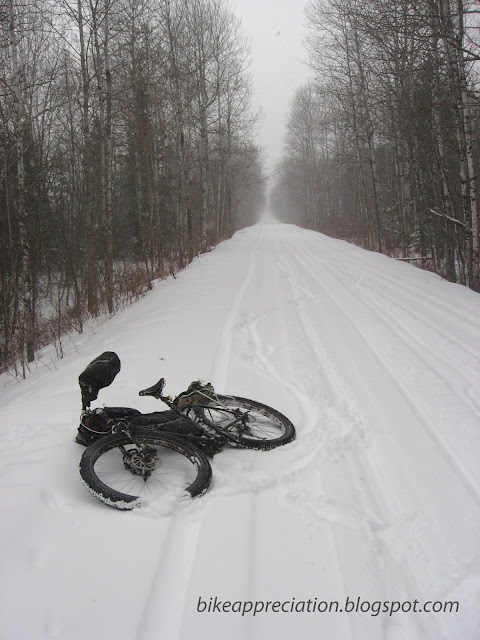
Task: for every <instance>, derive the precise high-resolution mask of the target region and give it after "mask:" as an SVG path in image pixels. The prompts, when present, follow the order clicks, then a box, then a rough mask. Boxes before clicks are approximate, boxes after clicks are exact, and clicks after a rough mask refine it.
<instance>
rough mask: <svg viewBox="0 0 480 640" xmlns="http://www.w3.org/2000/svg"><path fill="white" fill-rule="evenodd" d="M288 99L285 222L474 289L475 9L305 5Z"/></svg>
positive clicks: (333, 0) (478, 58)
mask: <svg viewBox="0 0 480 640" xmlns="http://www.w3.org/2000/svg"><path fill="white" fill-rule="evenodd" d="M306 22H307V29H308V35H307V47H308V56H309V64H310V66H311V68H312V70H313V73H312V78H311V80H310V81H309V82H308V83H307V84H305V85H304V86H301V87H300V88H299V89H298V90H297V91H296V93H295V95H294V97H293V100H292V102H291V109H290V113H289V119H288V126H287V133H286V136H285V153H284V157H283V160H282V162H281V165H280V168H279V176H278V179H277V181H276V184H275V188H274V193H273V207H274V209H275V210H276V211H277V212H278V213H279V215H280V216H281V218H282V219H283V220H285V221H289V222H295V223H297V224H300V225H302V226H304V227H306V228H308V229H314V230H317V231H321V232H323V233H325V234H328V235H331V236H333V237H337V238H342V239H345V240H347V241H349V242H354V243H356V244H358V245H360V246H362V247H364V248H366V249H369V250H373V251H379V252H382V253H386V254H388V255H390V256H393V257H396V258H398V259H401V260H407V261H409V262H410V263H411V264H415V265H417V266H421V267H423V268H426V269H429V270H431V271H434V272H436V273H438V274H440V275H441V276H443V277H445V278H447V279H449V280H451V281H452V282H458V283H461V284H464V285H466V286H468V287H471V288H473V289H475V290H477V291H478V290H480V274H479V270H480V264H479V229H478V176H479V169H480V153H479V151H480V148H479V138H480V94H479V69H480V67H479V63H480V29H479V24H480V6H479V4H478V2H476V1H473V0H472V1H471V0H465V1H463V2H462V0H310V2H309V3H308V5H307V9H306Z"/></svg>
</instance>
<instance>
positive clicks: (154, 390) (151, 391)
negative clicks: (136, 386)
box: [138, 378, 165, 400]
mask: <svg viewBox="0 0 480 640" xmlns="http://www.w3.org/2000/svg"><path fill="white" fill-rule="evenodd" d="M164 386H165V378H160V380H159V381H158V382H157V383H156V384H154V385H153V386H152V387H148V389H143V390H142V391H139V392H138V395H139V396H153V397H154V398H157V400H159V399H160V398H161V396H162V391H163V387H164Z"/></svg>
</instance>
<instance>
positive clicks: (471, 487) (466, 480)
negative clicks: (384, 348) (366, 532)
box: [290, 249, 480, 504]
mask: <svg viewBox="0 0 480 640" xmlns="http://www.w3.org/2000/svg"><path fill="white" fill-rule="evenodd" d="M290 250H291V249H290ZM292 255H294V256H295V258H296V259H297V261H298V262H299V263H300V264H301V265H302V268H303V269H304V270H305V271H306V272H308V273H309V274H310V276H311V277H312V278H313V279H314V280H315V281H316V282H317V284H318V285H319V286H320V287H321V289H322V290H323V291H324V292H325V294H326V295H328V297H329V298H330V299H331V300H332V302H333V303H334V304H335V305H336V307H337V308H338V309H339V310H340V311H341V313H342V314H343V317H344V318H345V319H346V320H347V321H348V323H349V325H350V326H351V328H352V329H353V330H354V332H356V333H357V334H358V335H359V336H360V338H361V339H362V341H363V342H364V343H365V345H366V346H367V348H368V349H369V350H370V351H371V353H372V354H374V355H375V357H376V359H377V360H378V362H379V363H380V365H381V366H382V367H383V368H384V369H385V370H386V371H387V372H388V373H389V377H390V379H391V381H392V382H393V383H394V384H395V385H396V386H397V387H398V389H399V390H400V392H401V394H402V396H403V399H404V401H405V403H406V404H408V405H410V407H411V408H412V410H413V411H414V413H415V414H416V415H417V416H418V418H419V419H420V420H421V422H422V423H423V424H424V426H425V428H426V431H427V433H428V434H429V435H430V437H431V439H432V441H433V442H434V443H435V444H436V445H437V447H438V449H439V450H440V451H442V453H443V456H444V458H445V460H446V461H447V462H448V463H449V465H450V466H451V467H452V468H453V469H455V471H456V473H457V475H458V477H459V478H460V479H461V480H462V482H463V484H464V486H465V488H466V489H467V490H468V491H469V493H470V494H471V495H472V497H474V499H475V500H476V502H477V503H479V504H480V487H478V486H477V483H476V481H475V480H474V479H473V478H471V477H470V476H469V475H468V474H467V473H466V472H465V470H464V468H463V467H462V465H461V463H460V462H459V461H458V460H457V458H456V456H455V454H454V453H453V452H452V451H451V450H450V448H449V447H448V446H447V445H446V444H445V443H444V442H443V441H442V440H441V439H440V438H439V437H438V436H437V435H436V433H435V430H434V428H433V426H432V425H431V424H430V421H429V419H428V417H427V416H425V415H424V412H423V411H422V409H421V408H420V407H419V406H418V404H417V403H415V402H414V401H413V400H412V399H411V397H410V394H409V392H408V391H407V389H405V387H404V386H403V384H402V383H401V382H400V380H399V379H398V377H397V376H396V375H395V372H394V371H392V369H391V367H390V365H389V364H388V363H387V362H386V361H385V360H384V358H383V357H382V355H381V354H380V353H379V352H378V351H377V349H376V348H375V346H374V345H373V344H372V343H371V341H370V340H369V339H368V338H367V337H366V336H365V334H364V333H363V332H362V331H361V330H360V329H359V327H358V326H357V325H356V324H354V323H353V321H352V320H351V319H350V317H349V315H348V313H347V312H346V311H345V309H344V308H343V306H342V304H341V303H340V302H338V300H337V299H336V298H335V297H334V296H333V295H332V294H331V292H330V291H329V290H327V288H326V287H325V286H324V285H323V284H322V282H321V280H320V279H319V278H318V275H317V274H316V273H315V271H313V269H312V268H311V266H310V265H308V264H307V263H306V262H304V261H303V260H301V259H300V258H299V257H298V256H297V255H296V254H295V253H293V252H292ZM323 267H324V268H325V269H326V270H327V271H329V272H330V274H332V270H331V268H330V267H328V266H327V265H323ZM333 277H335V276H333ZM343 286H345V285H343ZM345 288H347V287H345ZM348 293H349V294H350V295H352V296H353V297H355V298H357V299H358V300H360V302H361V303H362V304H364V303H363V300H361V299H360V297H359V295H358V293H356V292H354V291H352V290H351V289H350V288H348ZM377 315H378V314H377ZM378 317H379V319H380V321H381V322H382V323H383V325H384V326H385V327H386V328H387V330H388V331H390V327H389V326H388V324H387V323H386V322H385V320H384V319H383V318H381V317H380V316H378Z"/></svg>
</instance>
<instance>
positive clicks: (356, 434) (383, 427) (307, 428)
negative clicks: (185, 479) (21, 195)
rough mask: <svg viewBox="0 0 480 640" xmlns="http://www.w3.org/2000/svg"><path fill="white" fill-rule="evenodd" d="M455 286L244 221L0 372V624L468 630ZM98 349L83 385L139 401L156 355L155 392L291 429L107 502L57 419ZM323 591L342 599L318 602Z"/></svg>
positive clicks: (244, 635)
mask: <svg viewBox="0 0 480 640" xmlns="http://www.w3.org/2000/svg"><path fill="white" fill-rule="evenodd" d="M479 310H480V297H479V296H478V294H475V293H473V292H472V291H469V290H467V289H465V288H464V287H461V286H458V285H452V284H450V283H448V282H445V281H443V280H441V279H440V278H438V277H437V276H435V275H433V274H430V273H426V272H422V271H420V270H418V269H415V268H414V267H412V266H410V265H407V264H404V263H399V262H397V261H394V260H391V259H389V258H386V257H385V256H381V255H379V254H375V253H369V252H366V251H363V250H361V249H359V248H357V247H354V246H352V245H348V244H346V243H344V242H341V241H337V240H333V239H330V238H327V237H325V236H322V235H319V234H316V233H313V232H308V231H305V230H301V229H299V228H297V227H294V226H289V225H281V224H277V223H266V224H259V225H257V226H255V227H252V228H249V229H246V230H244V231H242V232H239V233H237V234H236V235H235V236H234V238H232V239H231V240H230V241H228V242H225V243H223V244H221V245H220V246H219V247H217V248H216V249H215V250H214V251H213V252H212V253H210V254H208V255H204V256H202V257H201V258H200V259H199V260H197V261H196V262H195V263H194V264H193V265H191V267H190V268H188V269H187V270H186V271H185V272H183V273H182V274H180V275H179V276H178V278H177V279H176V280H173V279H172V280H168V281H166V282H162V283H159V284H158V285H157V286H156V288H155V290H154V291H153V292H152V293H151V294H150V295H149V296H147V297H146V298H144V299H143V300H141V301H139V302H138V303H136V304H135V305H134V306H133V307H131V308H129V309H127V310H126V311H124V312H123V313H121V314H120V315H118V316H116V317H114V318H112V319H111V320H109V321H108V322H106V323H105V324H104V325H102V326H101V327H99V328H97V329H96V330H95V332H94V331H93V330H91V331H90V332H88V333H86V334H84V335H82V336H76V338H75V350H73V348H71V351H72V352H71V353H70V354H69V355H68V356H67V357H66V358H65V359H64V360H62V361H60V362H58V363H57V364H56V365H55V368H54V367H53V366H52V364H49V367H46V366H45V367H40V368H39V369H38V370H37V371H36V372H34V373H33V374H32V375H31V376H30V377H29V379H27V380H26V381H25V382H23V383H22V384H16V385H10V386H7V387H6V388H5V389H3V391H2V392H1V394H0V413H1V424H2V426H1V428H0V512H1V514H2V516H1V524H0V536H1V538H0V539H1V543H2V544H1V549H0V567H1V571H0V588H1V593H2V597H1V598H0V638H1V640H27V639H28V640H30V639H32V638H33V639H35V640H43V639H50V638H52V639H53V638H61V639H65V640H77V639H78V640H80V639H82V640H83V639H84V638H87V637H92V638H96V637H102V638H104V639H105V640H110V639H112V640H156V639H157V638H166V639H168V640H177V639H179V640H189V639H190V638H197V639H203V638H205V639H207V638H208V639H210V640H217V639H218V640H220V639H222V640H223V638H227V637H228V638H229V639H232V640H236V639H239V640H240V639H241V640H247V639H248V640H257V639H258V640H260V639H262V640H263V639H265V638H274V637H275V638H278V639H280V640H282V639H289V640H290V639H291V638H292V637H300V638H302V640H310V639H311V640H314V639H315V640H316V639H317V638H322V637H324V638H336V639H340V640H343V639H345V640H350V639H352V640H358V639H362V640H363V639H366V640H367V639H368V640H416V639H418V640H420V639H421V640H424V639H431V640H437V639H440V638H445V639H448V640H450V639H452V638H459V639H460V638H462V640H474V639H476V638H478V637H479V634H480V607H479V603H480V543H479V540H480V472H479V465H478V460H479V459H480V420H479V415H480V396H479V394H478V389H479V382H480V314H479ZM107 349H111V350H115V351H116V352H117V353H118V354H119V356H120V358H121V360H122V371H121V372H120V374H119V375H118V377H117V379H116V380H115V382H114V383H113V384H112V386H111V387H109V388H108V389H105V390H103V391H102V392H101V393H100V397H99V401H100V402H101V403H105V404H116V405H118V404H123V405H131V406H136V407H138V408H140V409H144V410H146V411H148V410H154V409H156V408H158V406H157V404H158V403H156V402H155V401H154V400H152V399H145V398H142V399H140V398H138V395H137V393H138V390H139V389H140V388H143V387H145V386H147V385H149V384H151V383H153V382H154V381H156V380H157V379H158V378H159V377H160V375H165V377H166V379H167V390H168V391H169V392H170V393H172V394H175V393H177V392H179V391H181V390H182V389H184V388H185V387H186V385H187V384H188V383H189V382H190V381H191V380H193V379H197V378H200V379H203V380H211V381H212V382H213V383H214V385H215V388H216V389H217V390H218V391H220V392H230V393H236V394H238V395H243V396H246V397H251V398H255V399H258V400H260V401H263V402H265V403H266V404H269V405H271V406H274V407H276V408H277V409H279V410H280V411H282V412H283V413H285V414H286V415H287V416H288V417H289V418H290V419H291V420H292V421H293V422H294V424H295V426H296V428H297V439H296V441H295V442H293V443H291V444H289V445H287V446H285V447H282V448H279V449H276V450H273V451H269V452H265V453H264V452H255V451H238V450H228V451H224V452H222V453H221V454H219V455H218V456H216V457H215V458H214V460H213V462H212V466H213V473H214V480H213V483H212V486H211V489H210V490H209V492H208V493H207V494H206V495H205V496H203V497H202V498H200V499H198V500H196V501H180V502H178V501H171V502H168V503H167V504H151V505H149V507H148V508H144V509H141V510H137V511H134V512H129V513H123V512H117V511H115V510H113V509H108V508H107V507H105V506H104V505H102V504H101V503H99V502H97V501H95V500H94V499H93V498H92V497H91V496H90V495H89V494H88V493H87V492H86V491H85V489H84V488H83V487H82V485H81V483H80V481H79V478H78V472H77V464H78V460H79V458H80V455H81V452H82V448H81V447H79V445H77V444H75V443H74V435H75V430H76V426H77V416H78V413H79V406H80V394H79V391H78V387H77V383H76V380H77V377H78V374H79V373H80V371H81V370H82V369H83V368H84V366H85V365H86V364H87V363H88V362H89V361H90V360H91V359H92V358H93V357H95V356H96V355H98V353H100V352H101V351H104V350H107ZM44 360H45V362H50V361H49V360H48V353H47V352H46V353H45V355H44ZM215 598H217V600H216V601H215ZM347 598H349V601H350V602H355V603H357V602H359V601H358V600H357V599H358V598H360V602H362V603H363V604H362V608H363V612H361V611H359V612H348V613H347V612H346V611H343V612H341V611H335V602H338V608H339V609H345V608H349V607H350V606H352V605H348V604H347V606H346V607H345V605H346V601H347ZM199 599H200V600H199ZM220 601H221V602H222V607H223V606H224V603H225V602H230V603H232V604H231V606H230V609H231V608H234V609H235V608H237V607H239V606H242V607H244V606H245V607H246V608H248V607H249V605H248V602H252V603H257V605H256V606H257V610H258V609H259V608H260V607H261V606H263V607H264V608H265V607H266V606H267V605H266V603H267V602H270V603H271V604H270V605H269V611H268V612H265V611H258V612H257V615H255V616H254V615H253V611H249V612H245V615H242V614H241V613H237V612H234V611H219V605H218V603H219V602H220ZM309 601H310V604H308V602H309ZM415 601H417V605H414V602H415ZM239 602H241V603H242V604H241V605H239V604H236V605H234V604H233V603H239ZM330 602H332V607H331V611H330V612H328V611H326V612H324V611H323V609H324V608H325V607H326V606H327V604H329V603H330ZM384 602H388V603H389V604H388V605H385V607H386V611H380V612H378V611H377V609H378V606H380V605H379V604H378V603H381V604H382V606H383V603H384ZM392 602H398V603H399V605H398V606H403V611H401V610H400V611H398V612H396V613H393V614H392V615H390V611H391V609H392V608H394V609H395V608H397V605H392ZM428 602H432V603H433V602H436V603H446V602H458V611H457V610H456V606H455V607H454V611H453V612H450V611H447V612H443V613H441V612H438V613H427V612H425V611H420V610H419V609H421V608H422V607H423V606H424V605H425V604H426V603H428ZM215 603H216V604H217V607H216V609H215V610H214V611H211V612H208V606H209V605H210V604H212V605H214V604H215ZM244 603H247V604H244ZM273 603H279V604H276V605H274V604H273ZM320 603H326V604H320ZM252 606H255V604H253V605H252ZM414 606H415V610H414ZM432 606H433V605H431V604H430V605H428V604H427V607H430V608H431V607H432ZM435 606H436V607H439V606H440V604H436V605H435ZM315 607H316V610H315V611H312V609H313V608H315ZM447 607H448V605H447ZM205 608H206V609H207V610H203V609H205ZM227 608H228V606H227ZM368 608H369V611H367V609H368ZM272 609H274V610H273V611H272ZM275 609H276V610H275ZM282 609H283V610H282ZM302 609H303V611H302ZM318 609H321V610H320V611H319V610H318ZM287 610H288V611H287ZM374 613H377V614H378V615H373V614H374Z"/></svg>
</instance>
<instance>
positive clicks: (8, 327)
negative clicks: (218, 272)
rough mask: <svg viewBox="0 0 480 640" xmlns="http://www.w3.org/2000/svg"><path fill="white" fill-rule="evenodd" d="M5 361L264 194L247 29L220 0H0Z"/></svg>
mask: <svg viewBox="0 0 480 640" xmlns="http://www.w3.org/2000/svg"><path fill="white" fill-rule="evenodd" d="M0 25H1V32H0V83H1V84H0V158H1V161H0V298H1V311H0V370H5V369H7V368H10V370H12V367H13V371H14V375H19V376H24V375H25V372H26V370H27V369H28V367H29V363H31V362H32V361H34V359H35V354H36V353H37V352H38V350H39V349H40V348H41V347H42V346H43V345H45V344H49V343H55V346H56V348H57V352H58V355H59V356H60V357H61V355H62V336H63V335H64V334H65V333H66V332H69V331H78V332H82V331H83V327H84V323H85V321H86V319H87V318H89V317H97V316H99V315H100V314H112V313H114V312H115V311H117V310H118V309H120V308H122V307H124V306H125V305H126V304H128V303H130V302H132V301H133V300H135V299H137V298H138V297H139V296H141V295H143V294H144V293H145V292H146V291H148V290H149V289H150V288H151V287H152V282H153V280H154V279H156V278H162V277H165V276H167V275H173V276H175V275H176V273H177V272H178V270H180V269H182V268H184V267H185V266H186V265H188V264H189V263H190V262H191V261H192V259H193V258H194V257H195V256H197V255H198V254H199V253H202V252H205V251H208V250H209V249H211V248H212V247H213V246H215V244H216V243H218V242H219V241H220V240H222V239H225V238H228V237H230V236H231V235H232V234H233V233H234V232H235V230H237V229H239V228H242V227H245V226H246V225H250V224H253V223H254V222H255V220H256V217H257V212H258V211H259V210H260V209H261V208H262V207H263V206H264V204H265V196H264V185H265V181H264V176H263V171H262V158H261V151H260V149H259V148H258V145H257V144H256V143H255V135H254V132H255V127H256V126H257V121H258V114H257V113H255V111H254V109H253V108H252V104H251V94H252V81H251V78H250V75H249V64H250V52H249V44H248V40H247V38H246V37H245V35H244V34H243V32H242V27H241V24H240V22H239V20H238V19H237V18H236V17H235V15H234V14H233V13H232V11H231V10H230V9H229V8H228V7H227V5H226V4H225V3H223V2H221V1H220V0H18V1H17V0H1V2H0Z"/></svg>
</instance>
